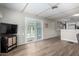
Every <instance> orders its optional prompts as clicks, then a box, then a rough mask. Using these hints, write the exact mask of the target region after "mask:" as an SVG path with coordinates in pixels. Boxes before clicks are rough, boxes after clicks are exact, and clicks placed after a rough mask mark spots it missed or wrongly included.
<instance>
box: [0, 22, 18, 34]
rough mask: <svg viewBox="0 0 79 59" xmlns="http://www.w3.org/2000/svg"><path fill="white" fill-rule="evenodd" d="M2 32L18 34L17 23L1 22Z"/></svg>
mask: <svg viewBox="0 0 79 59" xmlns="http://www.w3.org/2000/svg"><path fill="white" fill-rule="evenodd" d="M0 33H4V34H16V33H17V25H15V24H6V23H1V24H0Z"/></svg>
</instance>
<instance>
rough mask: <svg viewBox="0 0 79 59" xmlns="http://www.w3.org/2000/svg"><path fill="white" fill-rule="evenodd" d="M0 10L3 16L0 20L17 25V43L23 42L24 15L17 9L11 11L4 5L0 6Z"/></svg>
mask: <svg viewBox="0 0 79 59" xmlns="http://www.w3.org/2000/svg"><path fill="white" fill-rule="evenodd" d="M0 12H1V14H2V16H3V18H2V19H1V20H0V22H3V23H11V24H17V25H18V30H17V31H18V32H17V35H18V36H17V38H18V39H17V40H18V45H21V44H23V42H24V41H25V39H24V28H25V27H24V23H25V22H24V16H23V15H22V14H21V13H20V12H17V11H13V10H10V9H7V8H4V7H0Z"/></svg>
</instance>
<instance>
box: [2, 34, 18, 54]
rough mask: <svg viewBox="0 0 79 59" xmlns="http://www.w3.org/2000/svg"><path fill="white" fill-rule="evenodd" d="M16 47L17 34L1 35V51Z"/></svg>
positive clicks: (5, 51)
mask: <svg viewBox="0 0 79 59" xmlns="http://www.w3.org/2000/svg"><path fill="white" fill-rule="evenodd" d="M16 47H17V36H16V35H13V34H8V35H7V34H5V35H1V53H7V52H9V51H11V50H12V49H14V48H16Z"/></svg>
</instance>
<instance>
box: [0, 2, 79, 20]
mask: <svg viewBox="0 0 79 59" xmlns="http://www.w3.org/2000/svg"><path fill="white" fill-rule="evenodd" d="M0 5H1V6H4V7H6V8H9V9H12V10H16V11H19V12H23V13H26V14H29V15H33V16H36V17H41V18H47V19H52V20H58V19H62V18H66V17H70V16H72V15H73V14H76V13H79V4H78V3H1V4H0ZM55 5H56V6H58V8H55V9H52V7H53V6H55Z"/></svg>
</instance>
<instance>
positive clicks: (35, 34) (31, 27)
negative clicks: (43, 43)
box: [25, 20, 42, 42]
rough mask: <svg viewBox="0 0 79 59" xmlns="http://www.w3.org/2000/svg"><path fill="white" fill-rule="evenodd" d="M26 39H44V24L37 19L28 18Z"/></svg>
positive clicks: (29, 40) (28, 40) (27, 40)
mask: <svg viewBox="0 0 79 59" xmlns="http://www.w3.org/2000/svg"><path fill="white" fill-rule="evenodd" d="M25 25H26V26H25V28H26V30H25V40H26V42H31V41H37V40H41V39H42V24H41V22H40V21H37V20H27V21H26V22H25Z"/></svg>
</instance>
